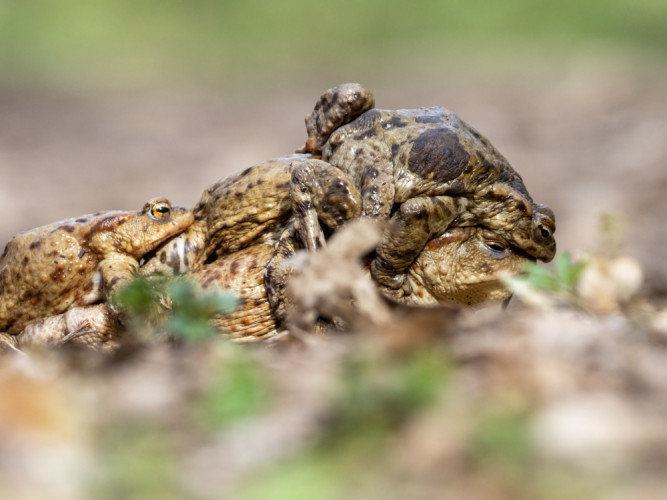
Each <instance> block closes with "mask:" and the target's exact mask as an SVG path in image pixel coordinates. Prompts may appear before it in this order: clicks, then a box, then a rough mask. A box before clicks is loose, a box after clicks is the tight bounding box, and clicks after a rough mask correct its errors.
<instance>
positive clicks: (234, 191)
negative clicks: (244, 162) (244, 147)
mask: <svg viewBox="0 0 667 500" xmlns="http://www.w3.org/2000/svg"><path fill="white" fill-rule="evenodd" d="M193 211H194V214H195V218H196V221H195V223H194V224H193V225H192V226H191V227H190V228H189V229H188V230H187V231H186V232H185V233H183V234H182V235H180V236H179V237H178V238H175V239H173V240H172V241H171V242H169V243H168V244H167V245H165V246H164V247H163V248H161V249H160V250H159V251H158V252H157V253H156V255H155V256H153V258H152V259H151V260H150V261H149V262H147V263H146V264H145V265H144V266H143V267H142V273H144V274H152V273H155V272H162V273H166V274H172V273H183V272H185V271H188V270H192V269H197V268H199V267H200V266H201V265H203V264H204V263H205V262H207V261H212V260H214V259H215V258H217V257H219V256H222V255H227V254H229V253H233V252H236V251H238V250H241V249H243V248H245V247H248V246H250V245H252V244H256V243H268V244H275V243H276V242H277V241H278V239H279V238H280V236H281V234H282V233H283V231H284V229H285V228H287V227H289V231H290V232H289V237H297V238H299V241H300V242H301V243H302V244H303V245H304V246H305V247H306V248H308V249H309V250H315V249H316V248H318V247H320V246H322V245H323V244H324V233H323V232H322V227H324V228H326V229H328V230H331V231H333V230H336V229H337V228H338V227H340V225H342V224H343V223H344V222H345V221H347V220H350V219H352V218H354V217H357V216H358V215H359V214H360V212H361V200H360V198H359V194H358V191H357V189H356V188H355V187H354V186H352V185H351V184H350V181H349V180H348V179H347V177H346V176H345V174H343V173H342V172H341V171H340V170H339V169H337V168H334V167H332V166H331V165H329V164H327V163H325V162H322V161H320V160H317V159H314V158H312V156H310V155H303V154H293V155H288V156H283V157H279V158H274V159H271V160H268V161H266V162H263V163H259V164H257V165H253V166H252V167H249V168H246V169H245V170H243V171H242V172H241V173H239V174H236V175H232V176H229V177H225V178H222V179H220V180H219V181H218V182H216V183H215V184H213V185H212V186H210V187H209V188H208V189H206V190H205V191H204V193H203V194H202V196H201V199H200V200H199V202H198V203H197V205H196V206H195V208H194V209H193ZM284 237H288V236H287V235H285V236H284Z"/></svg>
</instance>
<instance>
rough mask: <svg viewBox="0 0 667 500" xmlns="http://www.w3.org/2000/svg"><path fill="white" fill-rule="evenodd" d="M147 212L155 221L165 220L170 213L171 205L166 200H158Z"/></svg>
mask: <svg viewBox="0 0 667 500" xmlns="http://www.w3.org/2000/svg"><path fill="white" fill-rule="evenodd" d="M149 214H150V216H151V218H153V219H155V220H157V221H166V220H167V219H169V216H170V215H171V206H169V203H167V202H164V201H158V202H156V203H153V205H151V208H150V212H149Z"/></svg>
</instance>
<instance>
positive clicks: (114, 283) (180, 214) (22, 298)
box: [0, 198, 193, 334]
mask: <svg viewBox="0 0 667 500" xmlns="http://www.w3.org/2000/svg"><path fill="white" fill-rule="evenodd" d="M192 221H193V215H192V212H190V211H189V210H185V209H183V208H172V207H171V205H170V204H169V202H168V201H167V200H165V199H163V198H158V199H154V200H151V201H149V202H148V203H146V204H145V205H144V207H143V208H142V209H141V210H139V211H137V212H121V211H109V212H98V213H95V214H91V215H83V216H81V217H76V218H72V219H67V220H62V221H60V222H55V223H53V224H49V225H47V226H42V227H38V228H36V229H33V230H31V231H25V232H23V233H20V234H18V235H17V236H15V237H14V238H13V239H12V240H11V241H10V242H9V243H8V244H7V246H6V247H5V250H4V253H3V254H2V257H0V332H3V331H6V332H8V333H10V334H15V333H18V332H20V331H22V330H23V329H24V328H25V327H26V325H27V324H28V323H29V322H30V321H32V320H35V319H37V318H42V317H46V316H50V315H55V314H59V313H62V312H64V311H66V310H68V309H69V308H71V307H75V306H83V305H88V304H94V303H97V302H100V301H102V300H104V299H105V298H107V296H108V295H109V293H110V292H111V291H112V290H114V289H115V288H116V287H118V285H119V284H121V283H122V282H123V281H124V280H126V279H128V278H129V277H131V276H132V275H133V274H134V273H135V272H136V271H137V269H138V267H139V259H141V258H142V257H143V256H144V255H146V254H147V253H148V252H150V251H152V250H154V249H155V248H156V247H157V246H159V245H160V244H161V243H163V242H164V241H166V240H167V239H169V238H171V237H173V236H175V235H177V234H179V233H180V232H182V231H184V230H185V229H187V227H188V226H189V225H190V224H192Z"/></svg>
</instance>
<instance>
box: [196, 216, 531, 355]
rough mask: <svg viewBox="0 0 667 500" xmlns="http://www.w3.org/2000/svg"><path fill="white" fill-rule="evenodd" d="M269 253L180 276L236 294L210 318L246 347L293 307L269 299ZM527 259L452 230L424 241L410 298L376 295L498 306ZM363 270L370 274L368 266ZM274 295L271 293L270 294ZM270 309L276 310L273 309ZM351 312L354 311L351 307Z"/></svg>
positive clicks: (272, 330) (492, 237) (273, 329)
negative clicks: (229, 308)
mask: <svg viewBox="0 0 667 500" xmlns="http://www.w3.org/2000/svg"><path fill="white" fill-rule="evenodd" d="M350 229H352V228H350ZM295 251H296V248H294V247H292V248H291V249H290V250H288V253H289V254H290V255H289V256H292V255H294V253H295ZM273 254H274V252H273V246H271V245H267V244H256V245H252V246H250V247H247V248H245V249H243V250H240V251H237V252H234V253H232V254H229V255H225V256H221V257H219V258H218V259H217V260H215V261H214V262H211V263H209V264H206V265H204V266H203V267H202V268H200V269H198V270H196V271H191V272H189V273H186V274H185V276H186V277H187V278H189V279H193V280H194V281H196V282H198V283H199V284H201V285H202V286H203V287H204V288H206V289H215V288H229V289H232V290H235V291H237V292H238V294H239V297H240V298H241V299H242V305H241V306H240V307H239V309H238V310H237V311H235V312H234V313H232V314H231V315H224V316H219V317H216V318H215V319H214V324H215V326H216V328H218V329H219V330H220V331H222V332H225V333H227V334H230V335H231V336H232V337H233V338H236V339H238V340H239V341H243V342H248V341H254V340H260V339H266V338H270V337H272V336H274V335H276V333H278V331H279V330H281V329H283V328H284V327H285V319H286V316H287V315H288V313H289V310H290V308H291V307H293V306H292V305H291V300H290V298H289V293H288V292H287V291H286V289H285V288H280V289H278V290H277V293H278V294H279V296H278V297H274V299H273V300H272V301H269V300H268V299H269V297H268V295H269V294H270V293H272V290H271V289H270V288H269V286H268V284H267V282H266V278H267V276H266V273H265V272H264V270H265V269H266V267H267V266H268V264H269V262H271V260H272V258H273ZM532 260H533V259H531V258H529V257H528V256H527V255H526V254H524V253H522V252H517V251H515V250H514V249H513V248H512V247H511V246H510V245H509V244H508V243H507V242H506V241H505V240H504V239H503V238H502V237H500V236H498V235H497V234H495V233H493V232H492V231H489V230H487V229H484V228H479V227H465V228H452V229H450V230H448V231H447V232H445V233H444V234H442V235H440V236H439V237H438V238H434V239H432V240H431V241H429V242H428V243H427V245H426V246H425V248H424V249H423V250H422V252H421V253H420V254H419V256H418V257H417V259H416V260H415V262H414V264H413V265H412V266H410V268H409V269H408V272H407V280H408V282H409V283H410V287H411V293H409V294H407V295H400V294H397V293H396V292H395V291H394V290H391V289H387V288H383V287H380V291H381V292H382V293H383V294H384V295H385V296H386V297H387V298H390V299H393V300H396V301H397V302H400V303H405V304H413V305H428V306H430V305H435V304H439V303H443V302H445V303H454V304H460V305H465V306H474V305H479V304H481V303H484V302H503V301H505V300H507V299H509V297H510V296H511V292H510V291H509V290H508V289H507V288H506V287H505V286H504V285H503V283H502V282H501V278H502V277H503V276H505V275H516V274H518V273H520V272H521V271H522V269H523V267H524V265H525V264H526V263H528V262H531V261H532ZM284 262H285V263H286V264H287V269H285V270H284V273H285V274H289V275H293V274H299V273H300V269H299V265H298V264H295V265H293V261H292V260H286V261H284ZM332 265H333V266H334V268H336V265H335V264H328V266H327V267H329V268H331V266H332ZM294 266H295V267H294ZM341 267H343V266H341ZM366 270H367V272H369V271H370V270H369V268H368V265H366ZM333 272H334V273H335V272H337V271H336V270H333ZM323 279H327V278H326V277H324V278H323ZM341 279H342V280H343V281H349V279H350V278H349V277H347V276H342V278H341ZM350 286H353V285H352V284H350ZM273 293H276V290H275V289H274V290H273ZM273 304H278V305H277V307H275V306H274V305H273ZM350 307H354V306H353V305H352V304H351V305H350Z"/></svg>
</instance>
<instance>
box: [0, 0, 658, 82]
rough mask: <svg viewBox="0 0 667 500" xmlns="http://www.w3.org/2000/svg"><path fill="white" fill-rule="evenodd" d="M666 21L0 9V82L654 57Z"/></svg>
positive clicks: (532, 12) (482, 10)
mask: <svg viewBox="0 0 667 500" xmlns="http://www.w3.org/2000/svg"><path fill="white" fill-rule="evenodd" d="M665 19H667V2H664V1H663V0H636V1H631V0H588V1H583V2H582V1H580V0H577V1H575V0H561V1H560V2H545V1H535V0H532V1H531V0H506V1H504V2H494V1H491V0H486V1H477V2H469V1H466V0H448V1H444V2H443V1H438V0H416V1H414V2H403V1H399V0H366V1H361V2H357V1H351V0H340V1H338V2H308V1H306V0H288V1H284V2H273V1H269V0H249V1H245V2H233V1H225V0H197V1H190V2H188V1H185V0H90V1H85V2H82V1H80V0H29V1H21V0H0V67H2V68H3V71H2V72H1V76H0V78H1V79H4V80H5V81H7V80H10V81H11V80H18V81H23V82H25V81H32V82H43V83H50V84H54V83H55V84H63V85H68V84H69V85H71V84H76V85H86V84H94V85H103V84H106V85H110V86H114V85H128V84H129V85H142V84H155V83H156V82H162V83H163V82H164V81H165V80H166V81H167V82H168V83H179V82H182V81H193V80H195V81H197V82H200V83H201V82H211V83H214V84H221V83H222V82H224V83H225V84H229V83H233V82H235V81H240V80H242V79H243V77H244V76H246V78H247V76H248V75H249V76H253V75H254V76H258V80H261V79H262V77H263V78H264V79H267V80H268V81H266V82H265V83H266V84H267V85H270V84H275V82H276V81H277V80H278V79H279V78H280V77H281V75H282V76H283V77H285V78H299V76H300V75H299V73H300V72H301V75H307V74H309V73H318V72H321V71H327V70H330V69H331V68H332V67H337V66H344V65H355V64H356V65H363V66H369V65H371V66H373V65H382V64H386V63H391V62H392V61H393V62H394V63H395V60H396V58H397V57H406V56H407V57H409V58H410V59H413V58H415V57H419V56H424V57H429V56H433V55H440V56H442V55H446V54H453V55H456V56H458V57H464V58H465V57H467V56H466V54H467V55H469V56H472V55H473V54H474V53H475V52H490V53H497V52H501V54H500V55H503V54H504V55H505V56H506V57H512V54H514V53H515V52H516V51H517V50H519V51H520V50H525V49H528V50H535V49H537V50H548V51H565V52H570V53H576V52H578V51H580V50H581V49H582V48H585V46H597V45H603V46H606V47H608V49H609V50H610V51H612V52H613V51H616V50H618V49H619V48H620V49H622V50H625V49H626V48H627V49H630V50H632V49H638V50H645V51H649V52H656V53H657V54H659V55H664V53H665V52H666V51H667V30H666V29H665V26H664V20H665ZM288 74H289V75H291V76H285V75H288ZM267 75H270V78H268V76H267ZM255 83H257V82H255Z"/></svg>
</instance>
